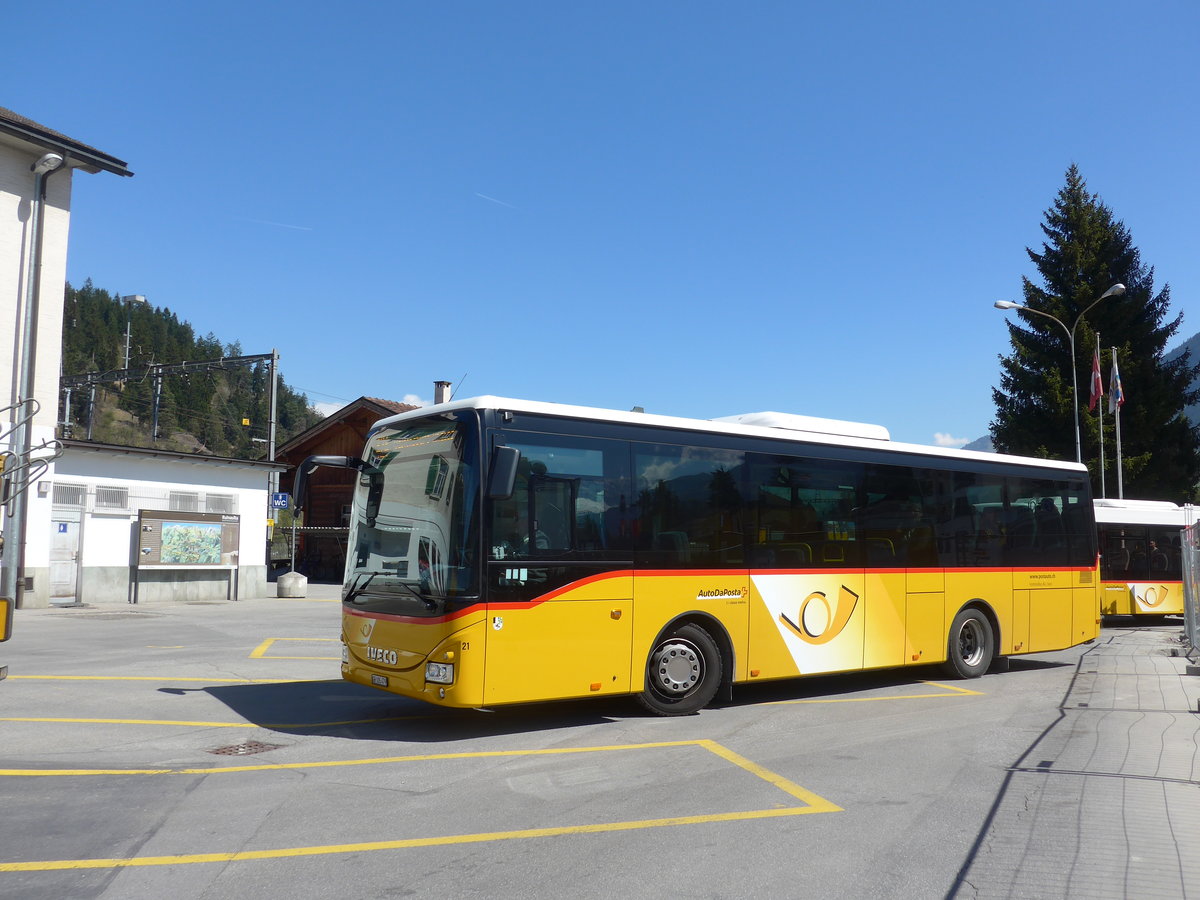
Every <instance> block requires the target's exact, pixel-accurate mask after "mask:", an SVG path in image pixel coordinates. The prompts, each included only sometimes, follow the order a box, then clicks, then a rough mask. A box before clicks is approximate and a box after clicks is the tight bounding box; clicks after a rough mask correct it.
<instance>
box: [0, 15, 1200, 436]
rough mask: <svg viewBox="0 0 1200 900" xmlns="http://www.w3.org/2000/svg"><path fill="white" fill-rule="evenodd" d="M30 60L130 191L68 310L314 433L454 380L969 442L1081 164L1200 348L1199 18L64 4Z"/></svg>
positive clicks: (89, 198) (496, 388)
mask: <svg viewBox="0 0 1200 900" xmlns="http://www.w3.org/2000/svg"><path fill="white" fill-rule="evenodd" d="M5 31H6V33H7V38H6V41H5V51H4V53H3V55H0V83H2V84H3V85H4V91H3V92H2V95H0V105H3V106H7V107H9V108H11V109H13V110H15V111H16V112H18V113H20V114H22V115H25V116H27V117H29V118H31V119H34V120H35V121H38V122H40V123H42V124H44V125H46V126H48V127H51V128H54V129H56V130H59V131H62V132H64V133H66V134H68V135H70V136H72V137H74V138H77V139H79V140H81V141H84V142H86V143H89V144H91V145H93V146H95V147H97V148H99V149H101V150H103V151H105V152H107V153H110V154H112V155H114V156H117V157H119V158H121V159H124V160H126V161H127V162H128V164H129V166H130V168H131V169H132V170H133V171H134V172H135V173H136V175H135V177H134V178H132V179H122V178H117V177H115V176H112V175H109V174H100V175H91V176H88V175H80V176H77V177H76V179H75V193H74V198H73V215H72V233H71V245H70V258H69V264H68V278H69V280H70V281H71V282H72V283H74V284H80V283H82V282H83V281H84V280H85V279H87V278H91V279H92V280H93V282H94V283H95V284H96V285H97V286H98V287H101V288H104V289H107V290H110V291H113V292H116V293H120V294H131V293H140V294H145V295H146V296H147V297H148V299H149V300H150V302H151V303H153V304H154V305H155V306H159V307H167V308H169V309H170V310H171V311H172V312H174V313H175V314H176V315H178V316H179V317H180V318H181V319H184V320H187V321H189V322H191V323H192V325H193V326H194V327H195V329H196V331H197V333H198V334H201V335H203V334H206V333H208V332H213V333H214V334H216V335H217V337H219V338H220V339H221V340H223V341H225V342H226V343H230V342H233V341H235V340H237V341H240V342H241V346H242V351H243V352H244V353H265V352H269V351H270V349H271V348H272V347H276V348H278V349H279V351H280V353H281V356H282V362H281V366H280V368H281V372H282V374H283V377H284V378H285V380H286V381H287V383H288V384H289V385H291V386H292V387H294V388H296V389H298V390H300V391H303V392H304V393H306V394H308V396H309V398H310V399H311V400H312V401H313V402H314V403H318V404H327V403H334V404H339V405H340V402H341V401H348V400H352V399H354V398H355V397H358V396H361V395H364V394H365V395H368V396H376V397H384V398H389V399H394V400H400V399H404V398H405V397H406V396H408V395H415V396H417V397H419V398H422V399H424V400H428V399H429V398H430V397H431V394H432V387H431V385H432V382H433V381H434V380H436V379H445V380H448V381H452V382H454V383H455V387H456V389H457V390H459V392H460V393H459V395H460V396H472V395H477V394H500V395H506V396H515V397H523V398H528V399H537V400H551V401H559V402H565V403H575V404H584V405H595V406H605V407H611V408H616V409H629V408H630V407H632V406H635V405H638V406H643V407H645V409H646V410H647V411H650V412H656V413H666V414H675V415H686V416H697V417H703V418H709V417H714V416H724V415H732V414H736V413H740V412H748V411H759V410H779V411H788V412H799V413H806V414H809V415H817V416H827V417H832V418H844V419H854V420H859V421H868V422H875V423H879V424H883V425H886V426H888V428H890V429H891V432H892V436H893V438H895V439H898V440H906V441H913V442H917V443H929V444H932V443H935V442H937V441H938V440H943V441H944V440H946V439H957V442H958V443H961V442H964V441H966V440H973V439H975V438H978V437H981V436H982V435H984V434H986V432H987V427H988V423H989V421H990V420H991V417H992V412H993V405H992V400H991V388H992V387H993V386H994V385H995V384H997V382H998V377H999V367H998V363H997V355H998V354H1001V353H1007V352H1008V351H1009V344H1008V339H1007V331H1006V329H1005V327H1004V314H1003V313H1000V312H999V311H997V310H995V309H993V308H992V303H993V301H995V300H997V299H1012V300H1020V299H1021V294H1020V287H1021V277H1022V276H1023V275H1025V276H1030V277H1033V278H1035V279H1036V277H1037V274H1036V271H1035V270H1034V268H1033V266H1032V264H1031V263H1030V262H1029V260H1028V258H1027V256H1026V253H1025V248H1026V247H1027V246H1034V247H1037V246H1039V245H1040V242H1041V240H1042V233H1041V231H1040V228H1039V225H1040V224H1041V222H1042V218H1043V213H1044V211H1045V210H1046V208H1047V207H1049V206H1050V204H1051V203H1052V201H1053V199H1054V196H1055V194H1056V192H1057V191H1058V190H1059V188H1060V187H1062V185H1063V183H1064V174H1065V172H1066V170H1067V167H1068V166H1069V165H1071V163H1076V164H1078V166H1079V167H1080V170H1081V173H1082V174H1083V177H1084V178H1085V179H1086V180H1087V183H1088V187H1089V189H1090V190H1092V191H1093V192H1096V193H1098V194H1100V196H1101V198H1102V199H1103V201H1104V202H1105V203H1106V204H1107V205H1108V206H1110V207H1111V208H1112V209H1113V211H1114V213H1115V214H1116V216H1117V218H1119V219H1121V220H1122V221H1124V223H1125V224H1126V226H1127V227H1128V228H1129V230H1130V233H1131V234H1132V237H1133V241H1134V244H1135V245H1136V246H1137V247H1138V248H1139V249H1140V250H1141V253H1142V259H1143V262H1144V263H1146V264H1147V265H1150V266H1153V267H1155V282H1156V285H1157V286H1161V285H1162V284H1163V283H1164V282H1165V283H1169V284H1170V286H1171V296H1172V308H1173V311H1175V312H1178V311H1182V312H1184V314H1185V321H1184V324H1183V327H1182V329H1181V331H1180V334H1179V336H1178V339H1179V341H1182V340H1183V339H1185V338H1187V337H1189V336H1191V335H1192V334H1194V333H1195V332H1197V331H1200V307H1198V306H1197V296H1198V292H1200V253H1198V252H1197V228H1196V222H1197V212H1196V211H1197V210H1200V179H1198V178H1197V171H1196V167H1197V145H1198V144H1200V115H1198V113H1200V110H1198V109H1197V105H1198V104H1197V98H1198V97H1200V90H1198V88H1200V84H1198V83H1197V82H1198V80H1200V79H1198V77H1197V74H1196V60H1197V58H1200V46H1198V45H1200V6H1198V5H1197V4H1196V3H1194V2H1161V3H1160V2H1148V3H1147V2H1136V3H1135V2H1129V3H1116V2H1106V0H1093V2H1054V3H1046V2H1025V0H1021V2H1006V3H1000V4H977V3H962V2H945V3H922V2H917V3H908V4H883V3H859V2H843V3H835V4H831V3H802V2H769V3H768V2H747V3H737V4H733V3H712V2H682V0H681V2H672V3H663V2H645V0H641V2H608V3H586V4H585V3H571V2H567V3H562V2H550V0H546V2H482V0H480V2H444V3H428V2H422V3H416V2H393V3H363V2H358V0H349V2H340V3H336V4H328V3H320V4H318V3H313V2H310V0H293V2H287V3H256V2H245V0H242V2H237V3H232V2H226V0H211V2H205V3H202V4H201V3H194V4H193V3H162V2H159V0H155V2H148V0H116V2H107V3H102V4H84V3H81V2H72V0H68V2H67V3H66V4H65V5H64V6H62V7H58V8H55V9H54V10H48V9H41V8H38V7H36V6H35V5H31V4H21V5H17V6H11V5H10V8H9V9H7V10H6V12H5ZM1009 315H1011V314H1009ZM1173 343H1174V342H1173ZM464 375H465V382H464V383H463V384H462V385H461V386H460V385H459V382H460V381H461V380H462V379H463V378H464ZM1127 390H1128V392H1129V393H1130V394H1131V395H1133V394H1134V392H1135V391H1136V385H1127ZM939 436H940V437H939Z"/></svg>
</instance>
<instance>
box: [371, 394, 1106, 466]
mask: <svg viewBox="0 0 1200 900" xmlns="http://www.w3.org/2000/svg"><path fill="white" fill-rule="evenodd" d="M464 409H494V410H511V411H512V412H523V413H533V414H536V415H545V416H555V417H558V418H564V419H584V420H587V421H593V422H614V423H620V424H627V425H642V426H650V427H655V428H672V429H684V430H688V431H700V432H708V433H711V434H733V435H744V436H747V437H766V438H772V439H775V440H804V441H808V442H810V443H814V444H827V445H831V446H837V447H860V448H864V449H870V450H879V449H881V448H886V449H887V450H889V451H892V452H897V453H911V454H920V455H923V456H930V457H935V458H943V459H960V460H977V461H979V462H990V463H1001V464H1009V465H1024V466H1034V467H1037V468H1044V469H1059V470H1063V471H1068V472H1073V473H1076V474H1079V473H1083V472H1086V471H1087V469H1086V467H1085V466H1083V465H1081V464H1079V463H1075V462H1066V461H1063V460H1056V459H1036V458H1032V457H1024V456H1009V455H1006V454H1003V453H983V452H979V451H975V450H957V449H953V448H950V447H934V446H932V445H927V444H903V443H897V442H895V441H892V440H890V435H889V433H888V430H887V429H886V428H885V427H883V426H882V425H867V424H863V423H858V422H843V421H840V420H837V419H822V418H818V417H814V416H800V415H792V414H788V413H769V412H768V413H747V414H744V415H741V416H729V417H726V418H722V419H689V418H684V417H681V416H663V415H655V414H652V413H644V412H623V411H621V410H615V409H601V408H598V407H589V406H572V405H568V404H565V403H546V402H542V401H536V400H517V399H513V398H510V397H493V396H490V395H484V396H479V397H471V398H469V399H464V400H450V401H448V402H446V403H439V404H435V405H432V406H421V407H418V408H417V409H414V410H410V411H408V412H403V413H400V414H399V415H395V416H389V417H388V418H386V419H381V420H379V421H378V422H376V423H375V427H377V428H378V427H379V426H382V425H392V424H399V423H402V422H405V421H409V420H411V419H418V418H421V417H423V416H427V415H436V414H438V413H445V412H454V411H456V410H464ZM810 429H812V430H810ZM781 432H782V433H781Z"/></svg>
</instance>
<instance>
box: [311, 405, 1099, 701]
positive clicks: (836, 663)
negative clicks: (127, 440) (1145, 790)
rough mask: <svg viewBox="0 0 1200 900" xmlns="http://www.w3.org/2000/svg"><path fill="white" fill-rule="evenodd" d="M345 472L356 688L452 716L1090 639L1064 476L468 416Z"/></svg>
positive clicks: (813, 436)
mask: <svg viewBox="0 0 1200 900" xmlns="http://www.w3.org/2000/svg"><path fill="white" fill-rule="evenodd" d="M320 465H326V466H329V465H333V466H343V467H348V468H352V469H355V470H357V476H356V487H355V494H354V502H353V507H352V511H351V524H350V533H349V543H348V552H347V562H346V578H345V583H344V586H343V591H342V597H343V606H342V640H343V648H342V675H343V677H344V678H345V679H346V680H348V681H352V682H355V683H359V684H364V685H374V686H376V687H379V688H382V689H384V690H386V691H391V692H394V693H397V694H402V695H404V696H407V697H416V698H420V699H422V700H427V701H429V702H431V703H435V704H440V705H444V706H453V707H487V706H494V705H499V704H507V703H522V702H530V701H542V700H557V699H564V698H575V697H595V696H610V695H615V694H632V695H636V696H637V697H638V698H639V699H640V700H641V702H642V703H643V704H644V705H645V706H646V707H647V708H648V709H650V710H651V711H653V712H655V713H658V714H661V715H679V714H684V713H690V712H694V711H695V710H698V709H700V708H702V707H704V706H706V705H707V704H708V703H709V702H710V701H712V700H713V699H714V698H717V697H718V696H720V697H722V698H728V697H729V696H730V694H731V691H732V689H733V686H734V685H738V684H747V683H754V682H765V681H769V680H772V679H782V678H794V677H797V676H803V675H809V674H815V673H831V672H849V671H855V670H862V669H880V668H887V667H901V666H920V665H927V664H930V663H940V664H942V665H943V667H944V668H945V669H946V670H947V671H948V673H949V674H951V675H953V676H957V677H964V678H970V677H976V676H979V675H982V674H983V673H984V672H986V671H988V669H989V668H990V667H993V666H994V665H995V664H997V663H998V662H1001V661H1003V660H1004V658H1006V657H1009V656H1013V655H1016V654H1023V653H1037V652H1042V651H1049V650H1059V649H1063V648H1067V647H1071V646H1073V645H1076V644H1079V643H1082V642H1086V641H1090V640H1093V639H1094V638H1095V637H1096V635H1097V633H1098V629H1099V621H1100V619H1099V592H1098V583H1099V582H1098V576H1097V552H1096V535H1095V524H1094V521H1093V513H1092V498H1091V495H1090V493H1089V487H1088V478H1087V473H1086V470H1085V469H1084V468H1083V467H1082V466H1079V465H1076V464H1074V463H1062V462H1054V461H1047V460H1034V459H1023V458H1016V457H1008V456H1002V455H996V454H985V453H973V452H967V451H957V450H948V449H941V448H937V447H927V446H917V445H906V444H899V443H894V442H892V441H891V440H890V439H889V435H888V432H887V430H886V429H884V428H882V427H879V426H870V425H860V424H857V423H847V422H839V421H835V420H828V419H815V418H811V417H804V416H794V415H786V414H779V413H757V414H749V415H745V416H735V417H731V418H728V419H723V420H711V421H710V420H699V419H683V418H673V417H667V416H658V415H647V414H644V413H641V412H636V411H635V412H617V411H612V410H601V409H589V408H583V407H575V406H565V405H559V404H551V403H539V402H530V401H522V400H509V399H502V398H497V397H480V398H475V399H471V400H458V401H452V402H448V403H443V404H439V405H435V406H431V407H425V408H422V409H418V410H414V411H412V412H407V413H402V414H401V415H398V416H394V417H391V418H388V419H384V420H382V421H380V422H378V423H377V424H376V425H375V426H374V427H373V429H372V430H371V432H370V434H369V436H368V438H367V442H366V446H365V449H364V451H363V454H362V457H361V458H352V457H340V456H339V457H332V456H326V457H311V458H310V459H308V460H306V461H305V463H304V464H303V465H302V466H301V469H300V472H299V473H298V477H297V485H296V489H295V490H296V498H297V500H296V502H297V506H298V507H303V504H304V499H303V498H304V495H305V492H306V480H307V478H308V475H309V474H310V473H311V471H312V470H313V469H314V468H315V467H316V466H320Z"/></svg>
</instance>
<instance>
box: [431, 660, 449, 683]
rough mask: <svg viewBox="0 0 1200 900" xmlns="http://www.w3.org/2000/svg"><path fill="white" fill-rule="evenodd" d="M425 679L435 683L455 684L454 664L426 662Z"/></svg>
mask: <svg viewBox="0 0 1200 900" xmlns="http://www.w3.org/2000/svg"><path fill="white" fill-rule="evenodd" d="M425 680H426V681H432V682H433V683H434V684H454V664H453V663H438V662H431V663H425Z"/></svg>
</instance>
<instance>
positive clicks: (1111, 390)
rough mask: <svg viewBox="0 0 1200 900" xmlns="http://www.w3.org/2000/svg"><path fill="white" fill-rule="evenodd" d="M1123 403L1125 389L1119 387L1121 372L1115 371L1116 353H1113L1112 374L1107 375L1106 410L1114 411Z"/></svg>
mask: <svg viewBox="0 0 1200 900" xmlns="http://www.w3.org/2000/svg"><path fill="white" fill-rule="evenodd" d="M1124 405H1125V391H1124V390H1123V389H1122V388H1121V373H1120V372H1118V371H1117V354H1116V353H1113V365H1112V374H1110V375H1109V377H1108V411H1109V412H1116V411H1117V410H1118V409H1120V408H1121V407H1122V406H1124Z"/></svg>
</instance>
